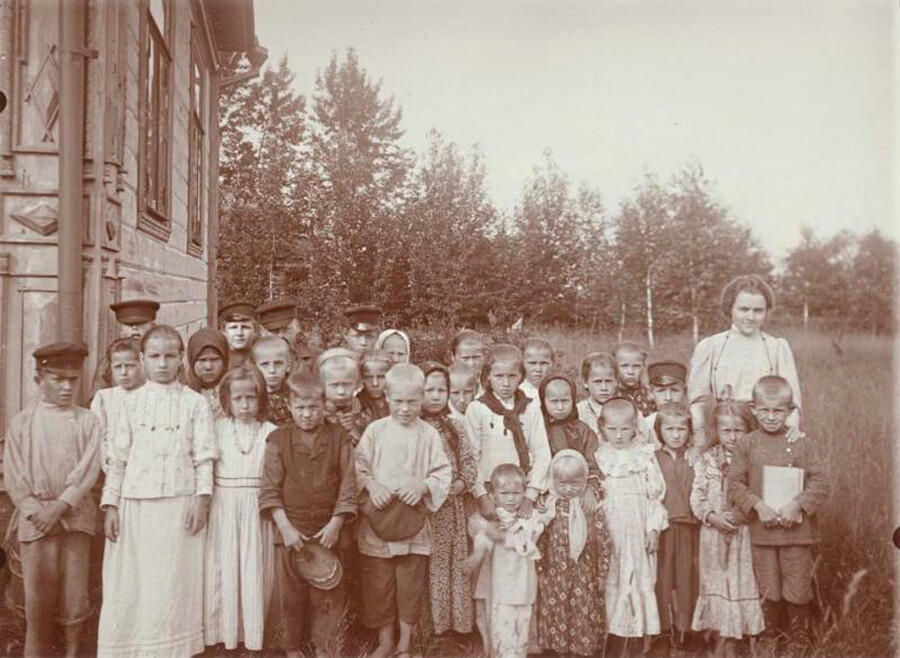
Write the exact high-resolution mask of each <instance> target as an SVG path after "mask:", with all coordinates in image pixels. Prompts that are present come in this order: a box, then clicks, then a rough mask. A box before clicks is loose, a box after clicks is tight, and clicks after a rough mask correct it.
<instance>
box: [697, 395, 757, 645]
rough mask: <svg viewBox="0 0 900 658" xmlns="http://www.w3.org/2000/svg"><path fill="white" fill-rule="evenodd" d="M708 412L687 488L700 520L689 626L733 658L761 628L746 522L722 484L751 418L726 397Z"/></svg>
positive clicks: (745, 409)
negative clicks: (696, 589) (703, 443)
mask: <svg viewBox="0 0 900 658" xmlns="http://www.w3.org/2000/svg"><path fill="white" fill-rule="evenodd" d="M712 416H713V418H712V420H713V423H712V428H713V433H712V435H711V437H710V438H711V440H712V441H711V443H710V444H709V445H708V446H707V447H706V448H705V450H704V451H703V453H702V454H701V455H700V458H699V459H698V461H697V462H696V463H695V464H694V486H693V487H692V489H691V510H693V512H694V515H695V516H696V517H697V518H698V519H700V521H701V523H702V524H703V525H702V526H701V528H700V596H699V599H698V600H697V607H696V608H695V609H694V618H693V621H692V623H691V628H692V629H693V630H695V631H713V632H714V633H715V635H716V637H715V649H714V655H715V656H717V657H718V658H722V657H723V656H724V657H725V658H736V656H737V644H738V642H739V641H740V640H741V638H742V637H743V636H744V635H757V634H759V633H761V632H762V631H763V613H762V607H761V606H760V603H759V588H758V587H757V585H756V576H755V575H754V573H753V557H752V554H751V548H750V526H748V525H747V517H746V516H745V515H744V514H743V513H742V512H741V511H740V510H739V509H738V508H737V507H736V506H735V505H734V504H733V503H732V502H731V500H730V499H729V496H728V491H727V488H726V476H727V474H728V472H729V471H730V469H731V463H732V456H733V454H734V449H735V447H736V446H737V442H738V440H739V439H740V438H741V437H743V436H744V435H745V434H747V433H749V432H750V431H752V429H753V425H754V419H753V414H752V412H751V411H750V407H749V405H746V404H743V403H740V402H731V401H724V402H720V403H718V404H717V405H716V406H715V409H714V411H713V414H712Z"/></svg>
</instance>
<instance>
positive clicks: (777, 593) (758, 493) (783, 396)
mask: <svg viewBox="0 0 900 658" xmlns="http://www.w3.org/2000/svg"><path fill="white" fill-rule="evenodd" d="M751 408H752V411H753V415H754V416H756V419H757V421H758V422H759V428H758V429H757V430H756V431H754V432H750V433H749V434H745V435H744V436H742V437H741V438H740V439H738V442H737V446H736V447H735V449H734V457H733V459H732V462H731V468H730V469H729V470H728V475H727V483H728V495H729V497H730V498H731V500H732V501H733V502H734V504H735V505H737V506H738V507H739V508H740V510H741V512H743V513H744V514H745V515H746V516H748V517H749V518H750V541H751V544H752V553H753V567H754V571H755V572H756V580H757V582H758V583H759V592H760V595H761V596H762V597H763V602H762V605H763V615H764V616H765V624H766V629H772V630H775V629H778V628H779V622H780V618H781V613H782V601H784V604H785V605H784V607H785V608H786V612H787V617H788V622H789V633H791V634H796V635H799V636H800V638H799V639H802V637H803V636H804V635H805V634H806V627H807V622H808V619H809V601H810V600H811V599H812V572H813V557H812V546H813V544H815V543H817V541H818V536H817V535H818V533H817V527H816V518H815V514H816V512H817V511H818V510H819V509H820V508H821V507H822V505H823V504H824V503H825V499H826V498H827V497H828V490H829V485H828V476H827V474H826V472H825V463H824V460H823V459H822V458H821V456H820V455H819V451H818V449H817V447H816V445H815V444H814V442H813V441H811V440H810V439H809V438H808V437H806V436H802V437H801V438H800V439H798V440H797V441H796V442H794V443H789V442H788V440H787V437H786V436H785V434H786V432H787V419H788V416H790V414H791V412H792V411H793V410H794V402H793V392H792V390H791V385H790V384H789V383H788V382H787V380H786V379H784V378H783V377H778V376H776V375H767V376H765V377H762V378H760V379H759V381H757V382H756V385H755V386H754V387H753V402H752V404H751ZM772 466H781V467H791V468H794V469H801V470H800V473H799V474H798V475H799V477H800V478H801V479H802V483H801V484H800V485H799V486H798V489H799V493H797V495H795V496H794V497H793V499H791V500H790V501H789V502H787V503H785V504H783V505H781V506H779V508H778V509H772V507H770V506H769V505H768V504H767V503H766V502H765V501H764V500H763V498H762V496H763V487H764V484H765V480H766V478H768V477H773V476H774V475H775V473H776V472H775V471H770V470H768V468H769V467H772ZM791 473H795V472H791ZM769 502H772V501H771V500H770V501H769Z"/></svg>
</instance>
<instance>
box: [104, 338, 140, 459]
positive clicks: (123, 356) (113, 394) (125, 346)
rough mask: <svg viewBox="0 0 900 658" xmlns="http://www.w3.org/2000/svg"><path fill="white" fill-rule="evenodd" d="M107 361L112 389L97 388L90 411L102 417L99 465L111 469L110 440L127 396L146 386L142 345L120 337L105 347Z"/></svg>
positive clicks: (136, 341)
mask: <svg viewBox="0 0 900 658" xmlns="http://www.w3.org/2000/svg"><path fill="white" fill-rule="evenodd" d="M106 361H107V363H109V370H110V374H111V376H112V381H113V388H101V389H98V390H97V393H96V394H95V395H94V399H93V400H91V411H93V412H94V414H96V416H97V418H99V419H100V428H101V433H102V437H103V438H102V440H101V442H100V468H101V469H103V472H104V473H106V472H107V471H108V470H109V460H110V456H109V454H110V451H109V440H110V439H111V438H112V436H113V435H114V433H115V427H116V422H117V420H118V417H119V414H120V413H121V410H122V405H123V404H124V401H125V396H126V395H128V394H129V393H132V392H134V391H136V390H137V389H139V388H140V387H141V386H143V385H144V369H143V368H142V367H141V344H140V342H139V341H138V340H136V339H134V338H120V339H119V340H117V341H115V342H113V343H112V344H111V345H110V346H109V348H108V349H107V350H106Z"/></svg>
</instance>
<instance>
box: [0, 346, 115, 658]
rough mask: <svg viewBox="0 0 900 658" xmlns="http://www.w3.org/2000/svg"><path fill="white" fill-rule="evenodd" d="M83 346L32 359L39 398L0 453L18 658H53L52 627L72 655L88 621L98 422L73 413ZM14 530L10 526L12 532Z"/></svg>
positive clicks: (77, 410) (41, 352) (45, 351)
mask: <svg viewBox="0 0 900 658" xmlns="http://www.w3.org/2000/svg"><path fill="white" fill-rule="evenodd" d="M87 354H88V351H87V347H86V346H85V345H84V344H72V343H54V344H51V345H44V346H42V347H40V348H38V349H37V350H35V352H34V359H35V367H36V370H37V372H36V374H35V382H36V383H37V385H38V389H39V395H37V396H35V398H34V399H33V400H32V401H31V402H30V403H29V404H28V406H26V407H25V408H24V409H23V410H22V411H20V412H19V413H18V414H16V415H15V416H14V417H13V419H12V421H11V422H10V425H9V431H8V432H7V434H6V441H5V446H4V450H3V478H4V486H5V488H6V492H7V493H8V494H9V498H10V500H11V501H12V503H13V505H15V508H16V509H15V512H14V514H13V517H12V518H11V519H10V527H15V528H16V538H17V539H18V542H19V554H20V557H21V562H22V582H23V585H24V590H25V623H26V628H25V656H29V657H30V656H48V655H52V654H53V649H54V647H53V646H52V644H51V639H52V638H53V637H54V635H55V633H56V624H57V623H59V625H60V626H62V627H63V630H64V637H65V652H66V653H65V655H66V656H67V657H68V658H74V657H75V656H78V655H80V654H79V647H80V643H81V631H82V625H83V623H84V621H85V620H86V619H87V618H88V616H89V615H90V613H91V610H90V602H89V601H88V571H89V565H90V553H91V538H92V536H93V535H94V533H95V532H96V527H97V504H96V503H95V502H94V499H93V498H92V496H91V495H90V493H89V492H90V489H91V486H92V485H93V484H94V481H95V480H96V479H97V475H98V474H99V472H100V442H101V425H100V419H99V418H97V416H95V415H94V414H93V413H91V412H90V411H88V410H87V409H82V408H81V407H79V406H77V404H76V402H77V391H78V385H79V383H80V380H81V374H82V366H83V364H84V359H85V357H86V356H87ZM14 524H15V525H14Z"/></svg>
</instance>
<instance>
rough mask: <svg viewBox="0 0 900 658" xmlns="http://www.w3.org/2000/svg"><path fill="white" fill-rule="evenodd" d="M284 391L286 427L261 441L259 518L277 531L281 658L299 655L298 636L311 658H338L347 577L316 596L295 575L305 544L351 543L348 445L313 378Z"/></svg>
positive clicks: (304, 375) (353, 498)
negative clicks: (308, 642) (309, 644)
mask: <svg viewBox="0 0 900 658" xmlns="http://www.w3.org/2000/svg"><path fill="white" fill-rule="evenodd" d="M287 388H288V391H289V392H290V404H291V414H292V418H293V423H292V424H290V425H286V426H284V427H279V428H278V429H277V430H275V431H274V432H272V433H271V434H270V435H269V437H268V439H267V440H266V451H265V467H264V470H263V479H262V485H261V487H260V492H259V511H260V514H262V515H264V516H270V517H271V518H272V520H273V521H274V522H275V524H276V525H277V527H278V531H279V532H278V534H277V535H276V541H277V542H278V544H279V546H278V547H277V555H276V565H277V566H276V569H277V573H278V590H279V596H280V604H281V605H280V607H281V616H282V618H283V620H284V622H285V624H284V626H285V637H284V648H285V649H286V650H287V655H288V658H299V657H300V656H301V655H302V653H301V651H300V648H301V645H302V643H303V642H304V639H305V633H304V629H308V631H309V635H310V637H311V639H312V641H313V643H314V644H315V650H316V656H327V655H331V654H332V653H335V654H338V653H340V647H335V646H333V642H334V640H335V637H336V635H337V631H338V627H339V625H340V623H341V617H342V615H343V612H344V609H345V606H346V601H347V587H346V585H347V584H346V582H344V581H345V580H346V574H345V577H344V578H343V579H342V580H341V582H339V583H338V584H337V585H336V586H335V587H333V588H331V589H318V588H317V587H314V586H312V585H311V584H309V583H307V582H306V581H305V580H304V579H303V577H302V575H301V573H300V572H299V571H298V568H297V567H298V563H299V562H300V561H301V559H302V558H301V556H307V554H308V553H309V551H311V550H312V549H311V548H308V547H307V548H306V549H305V547H306V546H307V544H318V545H319V546H321V547H323V548H324V549H326V550H327V551H329V552H337V551H338V549H339V548H340V547H341V546H346V545H347V544H348V543H349V541H350V539H351V537H350V532H349V529H348V528H349V523H350V522H351V521H352V520H353V519H354V518H355V517H356V512H357V497H358V490H357V487H356V469H355V463H354V457H353V444H352V440H351V438H350V435H349V434H347V432H346V430H344V429H343V428H342V427H341V426H340V425H339V424H330V423H325V422H324V417H325V391H324V389H323V386H322V382H321V381H320V380H319V378H318V377H316V376H315V375H313V374H312V373H309V372H295V373H293V374H292V375H291V376H290V377H289V378H288V380H287ZM304 550H306V553H304Z"/></svg>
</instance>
